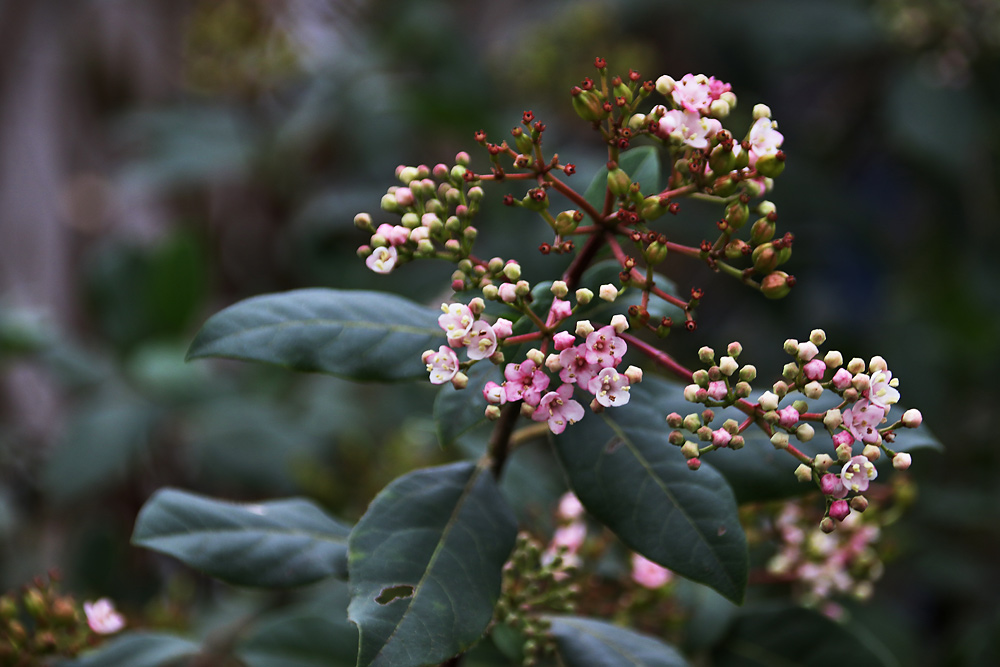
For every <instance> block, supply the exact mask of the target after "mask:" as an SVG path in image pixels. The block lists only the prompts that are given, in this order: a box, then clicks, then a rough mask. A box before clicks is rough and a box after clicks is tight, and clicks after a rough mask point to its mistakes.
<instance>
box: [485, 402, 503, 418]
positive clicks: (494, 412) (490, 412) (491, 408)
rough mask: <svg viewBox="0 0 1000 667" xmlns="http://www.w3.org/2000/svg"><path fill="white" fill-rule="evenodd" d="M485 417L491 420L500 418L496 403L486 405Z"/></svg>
mask: <svg viewBox="0 0 1000 667" xmlns="http://www.w3.org/2000/svg"><path fill="white" fill-rule="evenodd" d="M486 418H487V419H489V420H490V421H491V422H495V421H496V420H498V419H500V408H499V407H498V406H496V405H487V406H486Z"/></svg>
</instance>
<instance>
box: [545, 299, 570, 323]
mask: <svg viewBox="0 0 1000 667" xmlns="http://www.w3.org/2000/svg"><path fill="white" fill-rule="evenodd" d="M572 314H573V306H571V305H570V303H569V301H564V300H563V299H559V298H554V299H552V307H551V308H549V316H548V318H547V319H546V320H545V326H547V327H550V326H552V325H553V324H555V323H556V322H561V321H563V320H565V319H566V318H567V317H569V316H570V315H572Z"/></svg>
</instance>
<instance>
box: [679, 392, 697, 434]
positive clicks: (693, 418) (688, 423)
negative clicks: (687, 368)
mask: <svg viewBox="0 0 1000 667" xmlns="http://www.w3.org/2000/svg"><path fill="white" fill-rule="evenodd" d="M689 386H690V385H689ZM682 425H683V426H684V428H685V429H687V430H688V431H691V432H692V433H694V432H695V431H697V430H698V429H699V428H701V417H699V416H698V414H697V413H695V412H692V413H691V414H689V415H687V416H686V417H684V421H683V422H682Z"/></svg>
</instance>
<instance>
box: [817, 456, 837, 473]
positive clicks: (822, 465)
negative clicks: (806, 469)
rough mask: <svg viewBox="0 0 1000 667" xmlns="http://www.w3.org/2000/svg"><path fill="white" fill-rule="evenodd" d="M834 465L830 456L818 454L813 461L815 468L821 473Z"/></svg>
mask: <svg viewBox="0 0 1000 667" xmlns="http://www.w3.org/2000/svg"><path fill="white" fill-rule="evenodd" d="M832 465H833V458H832V457H831V456H830V455H829V454H817V455H816V458H814V459H813V466H815V468H816V470H818V471H819V472H826V471H827V470H829V469H830V466H832Z"/></svg>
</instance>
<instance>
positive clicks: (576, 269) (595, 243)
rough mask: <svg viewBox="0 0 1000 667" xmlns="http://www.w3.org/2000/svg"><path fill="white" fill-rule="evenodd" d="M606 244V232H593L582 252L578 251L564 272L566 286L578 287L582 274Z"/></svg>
mask: <svg viewBox="0 0 1000 667" xmlns="http://www.w3.org/2000/svg"><path fill="white" fill-rule="evenodd" d="M602 245H604V234H601V233H596V234H592V235H591V237H590V238H589V239H587V242H586V243H585V244H584V246H583V248H581V249H580V252H579V253H577V255H576V257H574V258H573V262H572V263H571V264H570V265H569V268H567V269H566V272H565V273H563V275H562V279H563V282H565V283H566V286H567V287H569V288H570V289H576V286H577V284H579V282H580V276H582V275H583V272H584V271H585V270H586V269H587V267H588V266H589V265H590V262H591V260H593V259H594V256H595V255H596V254H597V251H598V250H600V249H601V246H602Z"/></svg>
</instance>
